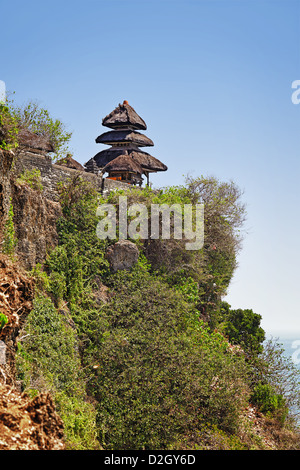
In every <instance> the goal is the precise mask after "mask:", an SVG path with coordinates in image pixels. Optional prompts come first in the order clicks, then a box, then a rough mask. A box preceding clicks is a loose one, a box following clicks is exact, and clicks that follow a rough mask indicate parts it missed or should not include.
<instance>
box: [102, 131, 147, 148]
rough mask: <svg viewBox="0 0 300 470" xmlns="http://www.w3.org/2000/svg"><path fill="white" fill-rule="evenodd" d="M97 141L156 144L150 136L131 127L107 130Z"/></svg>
mask: <svg viewBox="0 0 300 470" xmlns="http://www.w3.org/2000/svg"><path fill="white" fill-rule="evenodd" d="M96 143H97V144H106V145H112V144H116V143H134V144H136V145H138V146H139V147H153V145H154V143H153V142H152V140H151V139H149V137H147V136H145V135H143V134H140V132H136V131H133V130H130V129H126V130H114V131H109V132H105V133H104V134H101V135H99V137H97V139H96Z"/></svg>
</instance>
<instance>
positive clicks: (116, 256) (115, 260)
mask: <svg viewBox="0 0 300 470" xmlns="http://www.w3.org/2000/svg"><path fill="white" fill-rule="evenodd" d="M138 257H139V250H138V247H137V246H136V245H135V244H134V243H132V242H131V241H129V240H120V241H118V242H117V243H115V244H114V245H111V246H109V247H108V248H107V251H106V258H107V260H108V262H109V264H110V268H111V270H112V272H116V271H119V270H123V269H126V270H129V269H131V268H132V267H133V266H134V265H135V264H136V262H137V260H138Z"/></svg>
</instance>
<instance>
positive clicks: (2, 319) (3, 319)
mask: <svg viewBox="0 0 300 470" xmlns="http://www.w3.org/2000/svg"><path fill="white" fill-rule="evenodd" d="M7 323H8V318H7V316H6V315H4V313H0V331H1V330H2V328H4V326H5V325H7Z"/></svg>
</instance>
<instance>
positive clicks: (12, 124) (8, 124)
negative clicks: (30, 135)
mask: <svg viewBox="0 0 300 470" xmlns="http://www.w3.org/2000/svg"><path fill="white" fill-rule="evenodd" d="M17 147H18V125H17V119H16V117H15V116H14V114H13V113H12V112H11V109H10V108H9V106H7V105H5V104H1V103H0V149H2V150H14V149H16V148H17Z"/></svg>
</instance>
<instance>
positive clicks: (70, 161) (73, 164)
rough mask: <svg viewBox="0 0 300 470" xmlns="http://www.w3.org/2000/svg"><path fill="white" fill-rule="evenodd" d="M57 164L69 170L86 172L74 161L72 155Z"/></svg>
mask: <svg viewBox="0 0 300 470" xmlns="http://www.w3.org/2000/svg"><path fill="white" fill-rule="evenodd" d="M55 163H56V165H60V166H66V167H67V168H73V170H79V171H84V168H83V166H82V165H81V164H80V163H78V162H77V161H76V160H74V159H73V158H72V157H71V156H70V155H68V156H67V157H65V158H62V159H61V160H58V162H55Z"/></svg>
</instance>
